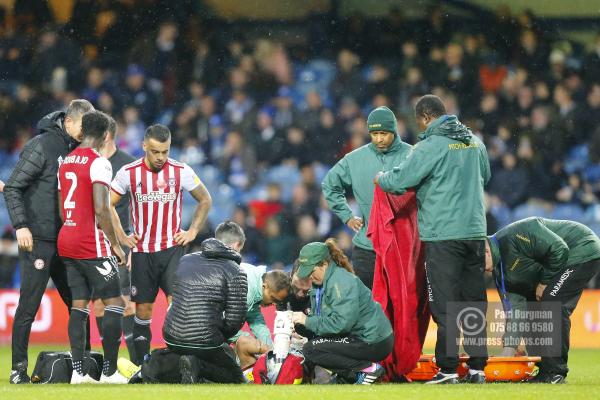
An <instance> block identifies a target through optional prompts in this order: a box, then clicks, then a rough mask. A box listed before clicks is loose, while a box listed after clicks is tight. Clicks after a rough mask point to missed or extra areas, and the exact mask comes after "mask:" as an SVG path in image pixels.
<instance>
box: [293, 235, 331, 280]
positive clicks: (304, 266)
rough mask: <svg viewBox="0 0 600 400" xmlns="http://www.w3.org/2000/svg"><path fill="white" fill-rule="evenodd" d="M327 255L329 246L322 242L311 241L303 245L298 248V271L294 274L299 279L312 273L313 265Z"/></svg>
mask: <svg viewBox="0 0 600 400" xmlns="http://www.w3.org/2000/svg"><path fill="white" fill-rule="evenodd" d="M328 256H329V247H327V245H326V244H325V243H322V242H312V243H309V244H307V245H305V246H304V247H303V248H302V249H301V250H300V255H299V256H298V263H299V267H298V272H296V275H297V276H298V278H300V279H306V278H308V277H309V276H310V274H312V272H313V270H314V269H315V266H316V265H317V264H319V263H320V262H321V261H323V260H324V259H326V258H327V257H328Z"/></svg>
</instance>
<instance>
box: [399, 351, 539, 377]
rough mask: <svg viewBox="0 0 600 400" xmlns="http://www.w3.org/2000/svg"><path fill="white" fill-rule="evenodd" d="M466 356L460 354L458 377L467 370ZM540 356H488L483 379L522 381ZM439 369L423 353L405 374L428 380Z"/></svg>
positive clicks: (432, 360)
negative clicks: (413, 366)
mask: <svg viewBox="0 0 600 400" xmlns="http://www.w3.org/2000/svg"><path fill="white" fill-rule="evenodd" d="M468 359H469V357H468V356H460V357H459V364H458V368H457V370H456V372H457V373H458V376H459V377H460V378H462V377H464V376H465V375H466V374H467V372H468V371H469V367H468V366H467V364H466V363H467V360H468ZM539 361H540V357H527V356H521V357H489V358H488V362H487V366H486V367H485V370H484V372H485V379H486V381H487V382H524V381H526V380H528V379H529V378H530V377H531V376H532V374H533V371H534V369H535V363H536V362H539ZM439 370H440V369H439V368H438V366H437V365H436V364H435V357H434V356H433V355H432V354H423V355H421V358H420V359H419V362H418V363H417V366H416V367H415V369H413V370H412V371H411V372H410V373H409V374H407V375H406V377H407V378H408V379H410V380H411V381H428V380H430V379H431V378H433V377H434V376H435V374H437V373H438V371H439Z"/></svg>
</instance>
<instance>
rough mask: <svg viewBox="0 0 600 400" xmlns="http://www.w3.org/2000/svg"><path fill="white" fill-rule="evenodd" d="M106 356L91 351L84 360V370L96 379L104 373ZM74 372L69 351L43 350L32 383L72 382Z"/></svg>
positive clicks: (36, 363) (32, 376) (38, 358)
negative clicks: (103, 365)
mask: <svg viewBox="0 0 600 400" xmlns="http://www.w3.org/2000/svg"><path fill="white" fill-rule="evenodd" d="M103 362H104V357H103V356H102V354H101V353H98V352H96V351H92V352H90V354H89V356H88V357H85V360H84V367H83V368H84V370H86V369H87V371H88V374H89V375H90V376H91V377H92V378H94V379H96V380H99V379H100V375H101V374H102V364H103ZM72 373H73V360H72V358H71V353H70V352H68V351H42V352H41V353H40V354H39V355H38V357H37V361H36V362H35V368H34V369H33V373H32V374H31V382H32V383H70V382H71V374H72Z"/></svg>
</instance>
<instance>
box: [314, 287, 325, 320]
mask: <svg viewBox="0 0 600 400" xmlns="http://www.w3.org/2000/svg"><path fill="white" fill-rule="evenodd" d="M322 298H323V286H320V287H317V289H316V290H315V302H316V306H317V315H321V299H322Z"/></svg>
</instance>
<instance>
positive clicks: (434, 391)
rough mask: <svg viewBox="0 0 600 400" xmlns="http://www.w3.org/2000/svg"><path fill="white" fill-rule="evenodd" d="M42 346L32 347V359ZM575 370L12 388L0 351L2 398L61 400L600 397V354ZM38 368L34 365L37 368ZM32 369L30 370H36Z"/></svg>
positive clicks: (578, 359)
mask: <svg viewBox="0 0 600 400" xmlns="http://www.w3.org/2000/svg"><path fill="white" fill-rule="evenodd" d="M41 350H42V348H41V347H39V346H36V347H32V348H31V349H30V360H32V362H34V360H35V356H36V355H37V353H38V352H39V351H41ZM569 364H570V365H569V366H570V369H571V372H570V374H569V377H568V383H567V384H566V385H560V386H553V387H550V386H549V385H531V384H510V383H503V384H489V385H477V386H475V385H448V386H425V385H422V384H418V383H414V384H402V385H390V384H382V385H376V386H353V385H337V386H328V385H323V386H316V385H315V386H312V385H301V386H259V385H198V386H178V385H123V386H100V385H98V386H96V385H86V386H77V387H71V386H69V385H47V386H42V385H20V386H17V385H9V384H8V375H9V373H10V368H9V367H10V348H8V347H0V399H2V400H4V399H6V400H20V399H27V400H29V399H35V400H37V399H44V398H47V399H48V400H50V399H60V400H70V399H74V400H75V399H77V400H95V399H100V400H112V399H123V400H138V399H139V400H182V399H188V398H189V399H199V400H204V399H207V400H219V399H236V400H253V399H256V400H268V399H277V400H296V399H298V400H300V399H301V400H320V399H342V400H351V399H361V400H363V399H373V400H380V399H385V400H387V399H418V400H429V399H432V400H446V399H461V400H464V399H472V398H477V399H481V400H494V399H499V400H507V399H514V398H518V399H519V400H526V399H535V400H540V399H543V398H544V397H546V398H548V399H569V400H574V399H578V398H583V397H585V398H587V399H590V400H591V399H598V398H600V351H599V350H572V351H571V354H570V356H569ZM32 367H33V366H32ZM31 369H32V368H30V371H31Z"/></svg>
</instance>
